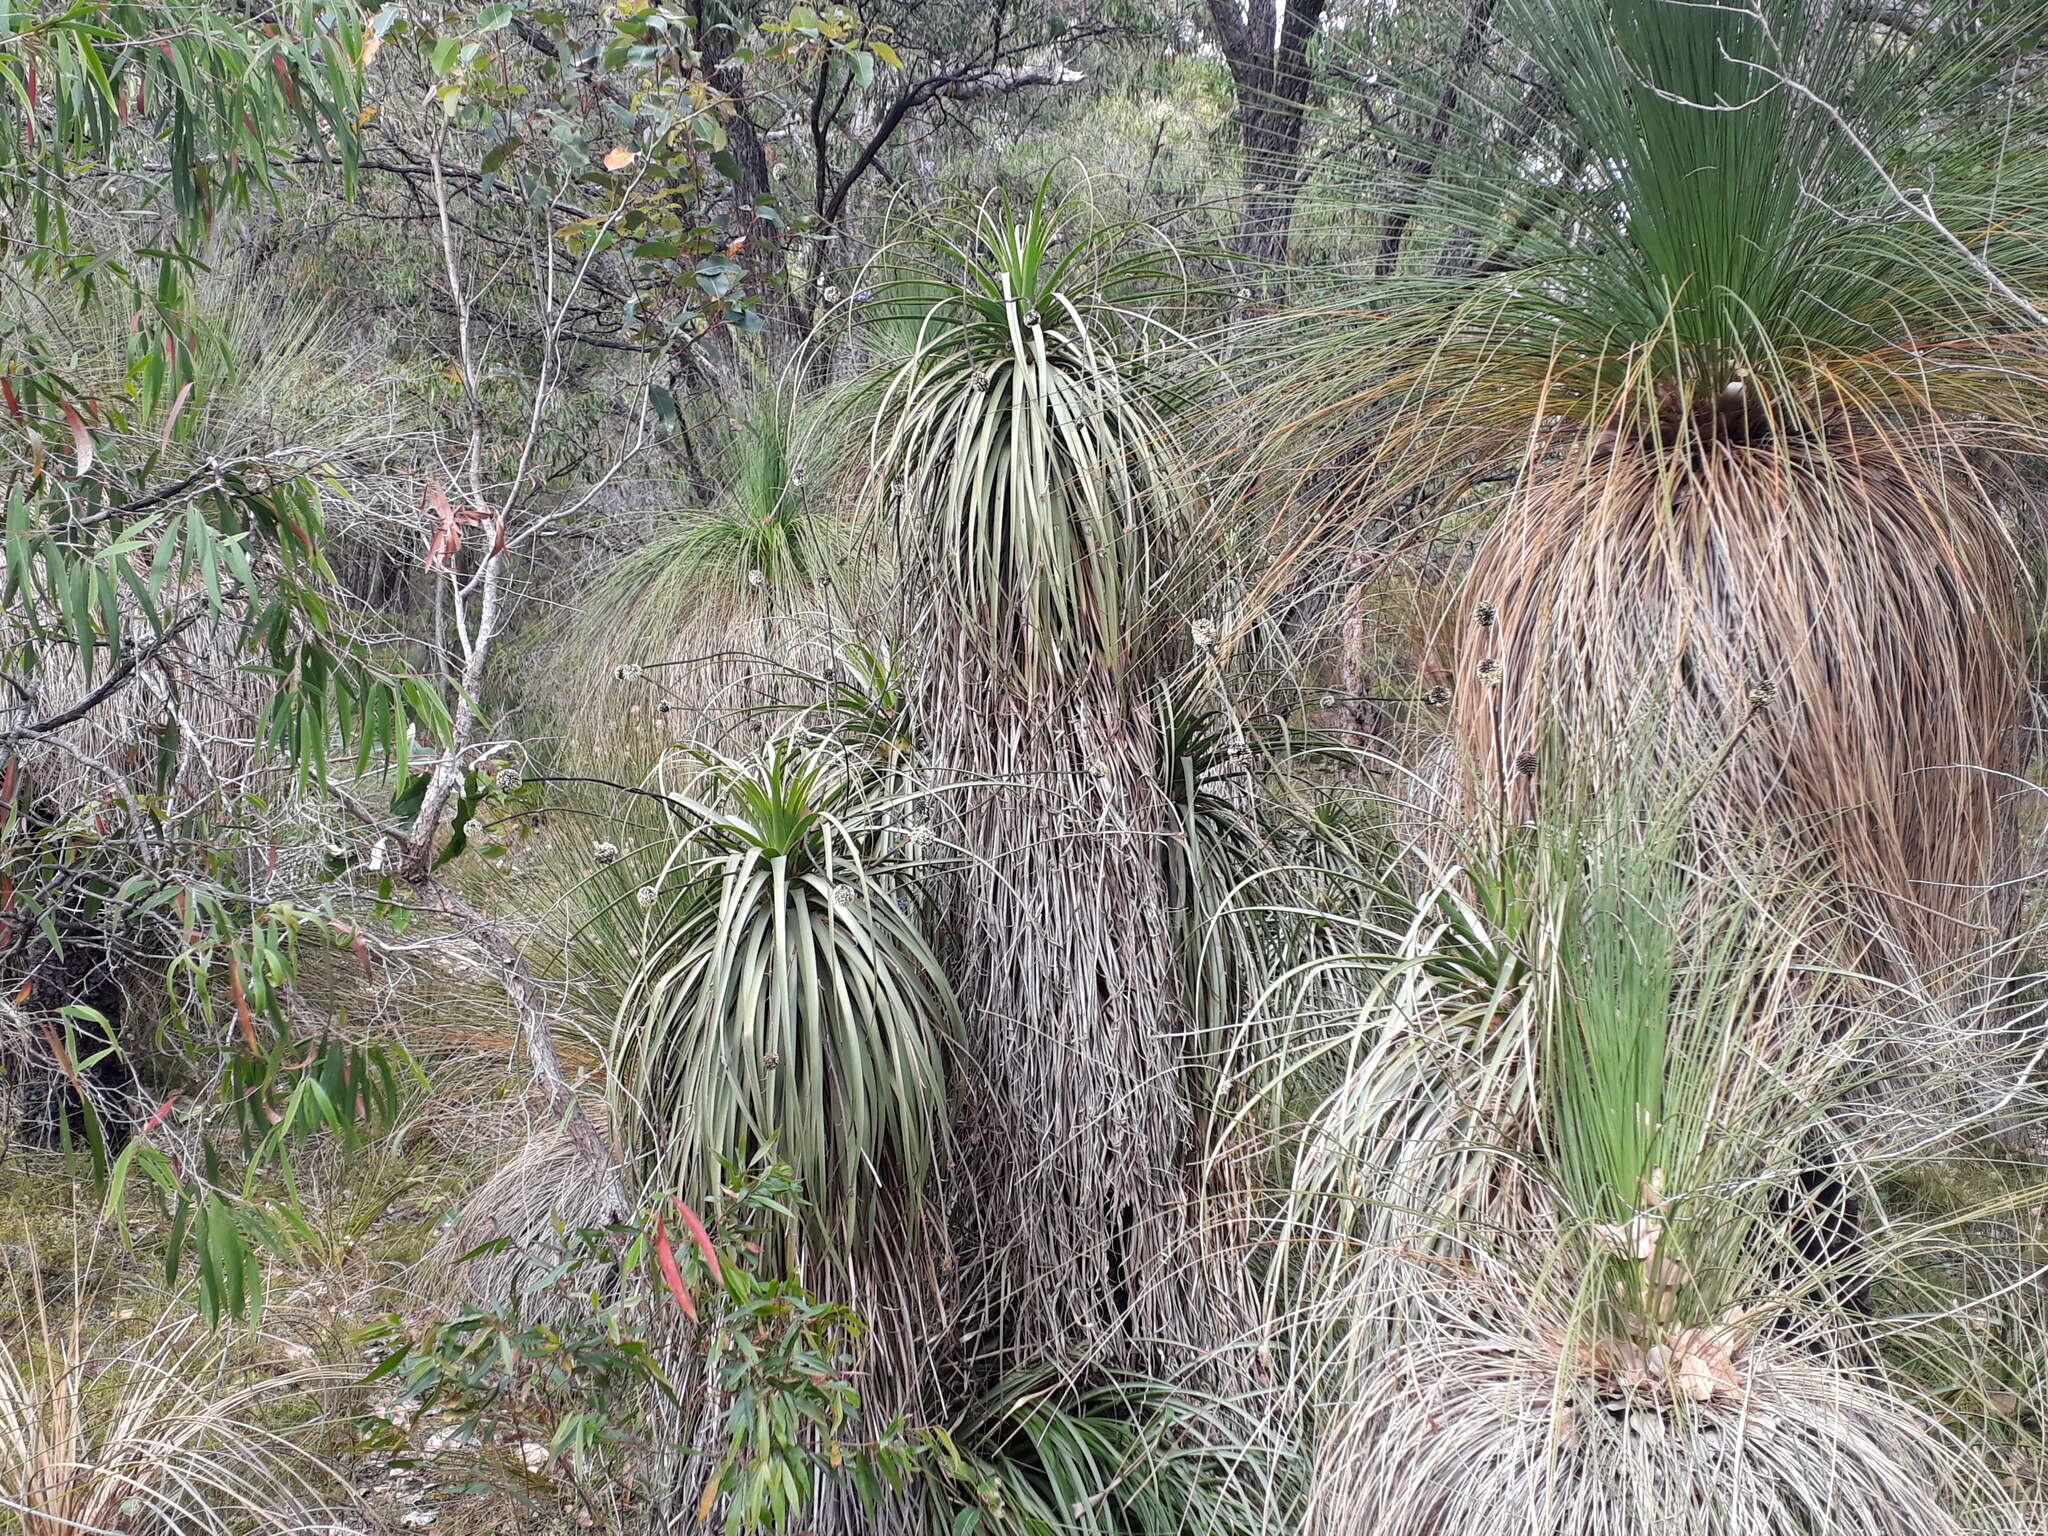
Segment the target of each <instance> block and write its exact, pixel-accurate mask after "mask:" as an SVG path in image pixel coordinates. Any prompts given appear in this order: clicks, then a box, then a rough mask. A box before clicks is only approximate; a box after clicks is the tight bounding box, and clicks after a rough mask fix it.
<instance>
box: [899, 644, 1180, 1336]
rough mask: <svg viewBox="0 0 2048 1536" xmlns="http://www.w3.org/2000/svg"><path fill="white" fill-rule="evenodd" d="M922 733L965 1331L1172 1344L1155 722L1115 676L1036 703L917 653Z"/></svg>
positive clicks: (1176, 1011) (1165, 980)
mask: <svg viewBox="0 0 2048 1536" xmlns="http://www.w3.org/2000/svg"><path fill="white" fill-rule="evenodd" d="M931 662H932V665H931V667H930V670H929V671H928V673H927V679H926V694H927V699H928V704H927V713H928V715H930V716H931V717H933V718H935V719H940V720H943V721H944V724H943V726H941V727H940V728H939V733H938V734H936V735H935V737H934V739H932V740H931V742H930V750H931V754H932V757H933V760H934V762H935V763H936V764H938V765H940V771H941V772H942V774H943V775H944V779H945V781H946V782H947V783H949V784H950V785H951V786H953V788H952V790H951V793H950V795H949V810H950V820H951V826H950V827H949V828H948V829H947V835H948V837H949V839H957V841H958V843H959V846H960V850H961V852H962V854H963V855H964V858H963V861H962V866H961V870H960V873H959V875H958V877H957V880H958V887H957V889H958V896H957V905H956V906H955V907H954V909H953V914H952V923H951V927H952V939H953V947H954V958H953V966H954V970H955V976H956V984H957V986H958V987H959V989H960V993H961V996H962V1000H963V1004H964V1011H965V1015H966V1020H967V1049H966V1051H965V1053H964V1057H965V1061H964V1067H965V1070H964V1071H963V1073H962V1077H963V1079H964V1082H963V1085H962V1091H963V1100H964V1102H963V1105H962V1109H961V1113H960V1124H961V1128H962V1132H963V1135H962V1143H961V1159H962V1163H963V1167H964V1171H965V1173H966V1180H965V1185H964V1188H963V1190H962V1192H961V1198H960V1199H959V1201H958V1202H957V1219H958V1221H959V1224H960V1228H961V1231H960V1240H961V1243H962V1246H963V1248H964V1250H965V1253H966V1257H967V1258H968V1260H969V1262H970V1264H971V1265H972V1267H973V1268H974V1269H975V1270H976V1271H979V1274H978V1275H977V1278H976V1279H975V1280H974V1281H972V1282H970V1286H969V1290H968V1294H969V1295H970V1296H973V1297H974V1298H976V1302H975V1304H976V1305H977V1306H979V1307H981V1308H982V1309H984V1311H985V1313H986V1314H987V1315H986V1316H985V1317H984V1318H983V1319H982V1320H980V1321H979V1322H978V1323H976V1324H974V1325H973V1326H975V1327H976V1329H977V1331H979V1330H980V1329H982V1328H989V1329H994V1330H995V1331H996V1333H997V1337H998V1339H999V1340H1000V1341H1001V1342H1002V1343H1004V1344H1015V1345H1027V1344H1028V1345H1029V1347H1030V1348H1031V1350H1032V1351H1033V1352H1034V1353H1035V1354H1038V1355H1039V1357H1040V1358H1045V1357H1047V1356H1048V1355H1049V1356H1052V1357H1057V1358H1065V1359H1086V1358H1090V1357H1092V1356H1096V1355H1098V1354H1099V1355H1102V1356H1105V1357H1108V1358H1111V1359H1115V1360H1120V1361H1123V1362H1125V1363H1130V1362H1131V1361H1132V1359H1133V1357H1134V1356H1138V1355H1142V1349H1141V1348H1140V1341H1143V1340H1151V1339H1157V1338H1160V1337H1182V1338H1184V1337H1186V1336H1187V1326H1188V1319H1187V1318H1186V1317H1185V1316H1184V1315H1183V1314H1184V1312H1185V1309H1186V1308H1187V1306H1188V1298H1189V1295H1190V1288H1189V1286H1188V1284H1187V1282H1186V1278H1185V1277H1184V1276H1182V1275H1181V1274H1180V1273H1179V1272H1178V1270H1179V1266H1178V1264H1177V1261H1176V1255H1177V1250H1179V1248H1180V1247H1181V1245H1182V1243H1183V1241H1184V1239H1185V1236H1186V1206H1187V1197H1188V1187H1187V1186H1188V1178H1189V1173H1190V1170H1191V1169H1192V1167H1193V1165H1194V1162H1195V1148H1194V1145H1193V1125H1192V1121H1191V1117H1190V1115H1189V1113H1188V1110H1187V1107H1186V1105H1185V1103H1184V1102H1183V1099H1182V1097H1181V1086H1180V1080H1179V1071H1178V1062H1177V1057H1178V1054H1179V1045H1178V1043H1177V1042H1178V1039H1179V1036H1180V1035H1181V1033H1182V1031H1183V1030H1184V1029H1185V1019H1184V1017H1183V1012H1182V1008H1181V1005H1180V999H1179V990H1180V989H1179V971H1178V966H1177V961H1176V959H1175V956H1174V954H1173V952H1172V949H1171V947H1170V944H1169V941H1168V934H1169V931H1170V922H1169V917H1168V907H1167V893H1166V889H1165V881H1164V875H1163V871H1162V868H1161V864H1160V860H1159V857H1158V851H1159V842H1160V839H1161V837H1162V836H1163V835H1164V832H1165V827H1166V812H1167V807H1166V803H1165V800H1164V797H1163V796H1162V794H1161V793H1160V790H1159V787H1158V783H1157V780H1156V777H1155V772H1156V770H1155V766H1154V765H1155V761H1156V747H1155V745H1154V743H1153V741H1152V740H1151V733H1150V730H1149V721H1147V720H1145V719H1142V718H1139V717H1137V716H1136V715H1135V714H1134V712H1133V710H1132V709H1131V707H1130V705H1129V703H1128V702H1127V701H1126V700H1124V699H1122V698H1120V697H1119V696H1118V693H1117V691H1116V690H1115V689H1114V688H1112V687H1107V686H1102V685H1083V686H1082V687H1080V688H1078V689H1076V690H1075V692H1074V693H1073V694H1071V695H1068V696H1065V697H1061V698H1057V699H1051V700H1040V701H1030V700H1024V699H1020V698H1018V697H1016V696H1015V695H1013V694H1010V693H1009V692H1007V691H1006V690H1005V689H1003V688H1002V687H1001V686H1000V685H999V684H993V683H992V680H991V679H989V678H987V677H985V676H981V675H979V668H978V667H977V666H976V664H975V663H974V662H973V660H972V659H970V658H965V657H956V658H950V659H949V658H941V657H934V658H931Z"/></svg>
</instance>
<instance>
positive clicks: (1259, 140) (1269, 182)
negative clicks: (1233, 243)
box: [1209, 0, 1325, 261]
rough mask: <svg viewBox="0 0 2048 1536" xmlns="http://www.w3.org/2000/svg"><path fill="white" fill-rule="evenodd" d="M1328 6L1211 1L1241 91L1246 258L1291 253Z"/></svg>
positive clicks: (1294, 0) (1276, 0)
mask: <svg viewBox="0 0 2048 1536" xmlns="http://www.w3.org/2000/svg"><path fill="white" fill-rule="evenodd" d="M1324 4H1325V0H1209V19H1210V21H1211V22H1212V23H1213V24H1214V26H1215V29H1216V41H1217V43H1218V45H1219V46H1220V47H1221V48H1222V50H1223V58H1224V61H1225V63H1227V64H1228V65H1229V66H1230V79H1231V84H1232V85H1233V86H1234V87H1235V88H1236V92H1237V110H1236V112H1235V114H1234V121H1235V122H1236V125H1237V137H1238V142H1239V144H1240V146H1241V147H1242V148H1243V150H1244V213H1243V216H1242V219H1241V221H1240V223H1239V225H1238V245H1239V248H1240V249H1241V250H1242V251H1243V252H1244V254H1245V255H1246V256H1249V257H1252V258H1254V259H1256V260H1261V261H1275V260H1278V259H1279V258H1281V257H1283V256H1285V255H1286V254H1287V241H1288V235H1289V233H1290V232H1291V230H1292V229H1293V225H1294V205H1295V200H1296V198H1297V197H1298V196H1299V195H1300V193H1301V182H1302V163H1301V147H1302V134H1303V128H1304V126H1305V121H1306V116H1307V111H1308V93H1309V86H1310V85H1311V84H1312V83H1313V80H1314V71H1313V70H1312V68H1311V67H1310V64H1309V57H1308V55H1309V46H1310V44H1312V43H1313V42H1314V41H1315V38H1316V34H1317V33H1318V32H1319V31H1320V30H1321V28H1322V24H1323V7H1324Z"/></svg>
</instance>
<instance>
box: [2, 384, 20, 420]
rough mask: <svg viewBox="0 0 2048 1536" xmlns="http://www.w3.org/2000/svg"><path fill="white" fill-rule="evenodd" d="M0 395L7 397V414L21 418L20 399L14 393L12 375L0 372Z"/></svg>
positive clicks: (17, 418) (16, 418)
mask: <svg viewBox="0 0 2048 1536" xmlns="http://www.w3.org/2000/svg"><path fill="white" fill-rule="evenodd" d="M0 395H5V396H6V397H7V414H8V415H10V416H12V417H13V418H14V419H15V420H16V421H19V420H21V399H20V397H19V396H17V395H16V394H15V393H14V375H13V374H11V373H0Z"/></svg>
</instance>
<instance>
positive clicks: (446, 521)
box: [422, 480, 462, 571]
mask: <svg viewBox="0 0 2048 1536" xmlns="http://www.w3.org/2000/svg"><path fill="white" fill-rule="evenodd" d="M422 510H424V511H425V512H426V513H427V514H428V515H429V516H430V517H432V518H433V520H434V528H433V532H432V534H430V535H429V537H428V539H427V565H426V568H427V569H428V570H430V571H445V570H447V569H449V562H451V561H452V560H453V559H454V558H455V557H456V556H457V555H458V554H460V553H461V552H462V523H461V520H460V519H458V518H457V517H456V515H455V507H454V505H453V504H452V503H451V502H450V501H449V500H448V492H447V491H446V490H445V489H443V488H442V485H441V482H440V481H438V480H430V481H428V482H427V499H426V503H425V506H424V507H423V508H422Z"/></svg>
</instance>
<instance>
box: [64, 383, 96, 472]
mask: <svg viewBox="0 0 2048 1536" xmlns="http://www.w3.org/2000/svg"><path fill="white" fill-rule="evenodd" d="M64 419H65V420H66V421H68V422H70V423H71V448H72V451H73V453H74V454H75V455H76V463H77V465H78V473H79V474H81V475H82V474H84V473H86V471H88V470H90V469H91V468H92V456H93V448H92V433H90V432H88V431H87V430H86V428H85V418H84V417H83V416H81V415H79V414H78V407H77V406H75V405H73V404H72V403H71V402H70V401H69V400H66V401H65V402H64Z"/></svg>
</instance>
